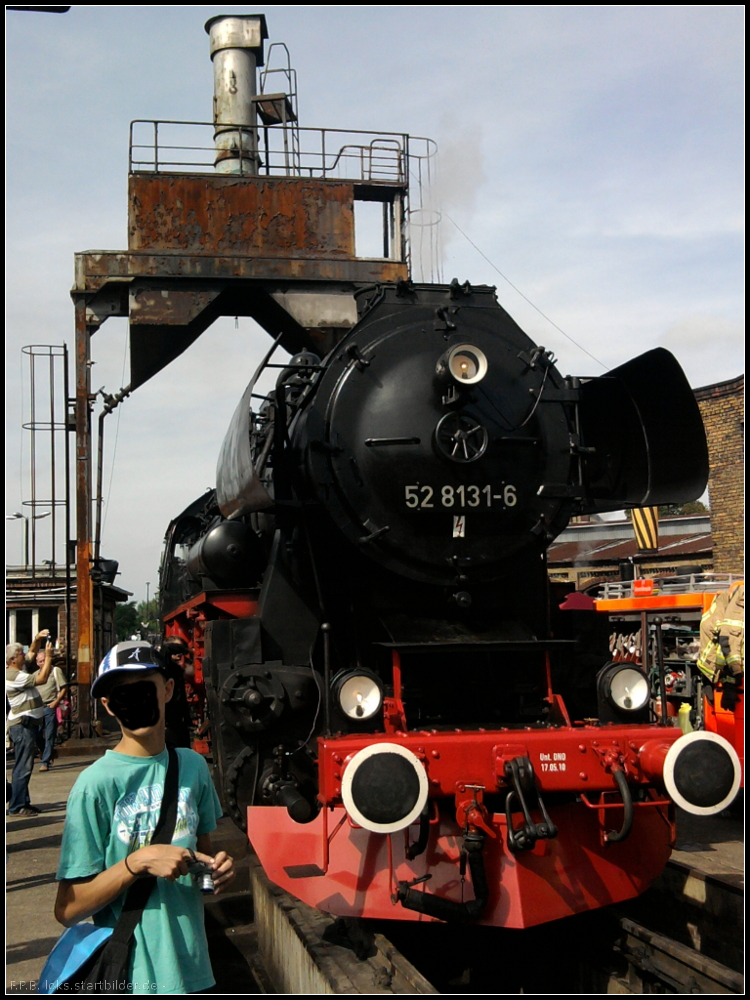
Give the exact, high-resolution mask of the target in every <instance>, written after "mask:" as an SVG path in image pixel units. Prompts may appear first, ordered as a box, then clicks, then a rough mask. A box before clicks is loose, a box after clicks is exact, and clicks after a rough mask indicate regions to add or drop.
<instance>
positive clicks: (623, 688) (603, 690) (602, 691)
mask: <svg viewBox="0 0 750 1000" xmlns="http://www.w3.org/2000/svg"><path fill="white" fill-rule="evenodd" d="M598 687H599V696H600V699H605V700H606V701H608V702H609V704H610V705H611V706H612V707H613V708H615V709H616V710H617V711H618V712H624V713H630V712H640V711H641V710H642V709H644V708H645V707H646V705H647V703H648V699H649V696H650V693H651V691H650V688H649V683H648V678H647V677H646V675H645V674H644V673H643V671H642V670H639V669H638V667H636V666H634V665H633V664H632V663H622V662H621V663H609V664H607V666H606V667H604V669H603V670H602V671H601V672H600V673H599V678H598Z"/></svg>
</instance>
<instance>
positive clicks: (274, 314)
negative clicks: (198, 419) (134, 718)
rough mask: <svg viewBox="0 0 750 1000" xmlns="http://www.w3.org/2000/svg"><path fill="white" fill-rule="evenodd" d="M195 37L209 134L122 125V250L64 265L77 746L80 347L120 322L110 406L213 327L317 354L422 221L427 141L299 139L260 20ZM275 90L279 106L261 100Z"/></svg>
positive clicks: (83, 420)
mask: <svg viewBox="0 0 750 1000" xmlns="http://www.w3.org/2000/svg"><path fill="white" fill-rule="evenodd" d="M206 31H207V33H208V34H209V37H210V50H211V58H212V61H213V65H214V84H215V93H214V116H213V118H214V120H213V122H211V123H195V122H175V121H136V122H133V123H132V124H131V128H130V157H129V179H128V248H127V250H122V251H104V252H102V251H96V252H92V251H89V252H84V253H77V254H76V255H75V284H74V287H73V289H72V292H71V295H72V298H73V303H74V307H75V375H76V403H75V431H76V498H77V503H76V511H77V514H76V517H77V522H76V533H77V549H76V574H77V590H78V625H79V627H78V650H77V654H78V680H79V685H80V700H79V719H78V726H79V733H80V734H81V735H86V733H87V730H88V729H89V728H90V725H91V704H90V698H89V697H88V695H87V692H88V686H89V685H90V682H91V679H92V671H93V669H94V667H95V659H94V642H93V637H94V631H95V626H94V614H95V610H94V600H93V585H92V580H91V568H92V565H93V564H94V559H95V555H96V553H95V552H94V544H93V531H92V475H93V473H92V469H93V457H92V428H91V412H92V402H93V400H92V395H91V381H90V366H91V361H92V358H91V339H92V336H93V335H94V334H95V333H96V331H97V330H98V329H99V328H100V327H101V325H102V324H103V323H104V322H105V320H107V319H108V318H109V317H111V316H127V317H128V320H129V335H130V364H131V377H130V383H129V385H128V386H126V387H125V388H124V389H123V390H122V391H121V393H119V394H118V397H121V398H124V396H125V395H128V394H129V393H131V392H133V391H134V390H135V389H137V388H138V387H139V386H141V385H142V384H143V383H145V382H146V381H147V380H148V379H150V378H151V377H152V376H153V375H155V374H156V373H157V372H159V371H161V370H162V369H163V368H164V367H165V366H166V365H168V364H169V363H170V362H171V361H173V360H174V359H175V358H176V357H178V356H179V355H180V354H181V353H182V352H183V351H184V350H185V349H186V348H187V347H189V346H190V344H192V343H193V341H194V340H195V339H196V338H197V337H199V336H200V334H201V333H203V332H204V331H205V330H206V329H207V328H208V327H209V326H210V325H211V323H213V321H214V320H215V319H216V318H217V317H219V316H249V317H252V318H253V319H254V320H256V321H257V322H258V323H259V325H260V326H261V327H262V328H263V329H264V330H266V331H267V332H268V334H269V335H270V336H271V337H272V338H274V339H277V340H278V341H279V342H280V344H281V346H282V347H283V348H285V349H286V350H288V351H289V352H291V353H296V352H299V351H302V350H305V349H312V350H314V351H315V352H316V353H318V354H321V355H322V354H325V353H327V352H328V350H330V348H331V347H332V346H333V345H334V344H335V343H337V342H338V340H339V339H340V338H341V337H342V336H344V334H345V333H346V332H347V331H348V330H349V329H351V327H352V326H353V325H354V323H355V322H356V318H357V311H356V304H355V293H356V292H357V291H358V290H359V289H362V288H364V287H365V286H367V285H370V284H374V283H397V282H399V281H407V280H408V279H409V276H410V271H411V260H410V250H409V240H408V227H409V221H410V219H411V218H415V219H416V218H417V213H418V212H420V211H421V212H423V217H427V213H428V212H429V211H430V210H429V208H428V205H427V202H426V199H425V198H424V197H423V192H424V191H425V190H426V188H427V185H428V183H429V181H430V180H431V176H432V173H433V171H434V154H435V152H436V147H435V144H434V143H433V142H431V140H428V139H421V138H414V137H411V136H408V135H405V134H400V133H382V132H380V133H368V132H358V131H341V130H334V129H311V128H301V127H300V126H299V123H298V112H297V100H296V76H295V74H294V71H293V70H292V68H291V66H290V63H289V59H288V52H286V47H285V46H280V48H279V49H278V50H277V55H282V65H281V67H280V68H276V69H272V68H271V67H270V66H266V62H265V50H264V45H265V41H266V39H267V37H268V32H267V28H266V22H265V18H264V17H263V15H247V16H228V17H223V16H222V17H218V18H213V19H211V20H210V21H209V22H208V23H207V25H206ZM273 48H274V46H271V47H270V49H269V53H270V52H271V50H272V49H273ZM282 50H283V51H282ZM283 52H286V56H287V58H286V64H285V65H284V60H283ZM259 69H260V70H261V72H260V74H258V70H259ZM279 78H280V79H281V80H282V81H283V83H284V87H285V89H284V91H283V92H277V91H274V90H273V89H272V86H271V85H275V82H276V81H277V80H278V79H279ZM258 84H259V85H258ZM410 181H412V183H411V184H410ZM368 203H369V204H370V208H372V207H373V206H374V208H375V210H376V213H377V218H378V220H382V227H381V232H380V234H379V237H376V238H377V239H378V245H377V247H376V249H377V250H378V252H377V253H375V254H373V255H371V256H369V257H364V256H363V255H362V254H361V253H360V252H359V250H360V248H359V247H358V242H360V232H361V230H360V227H359V226H358V222H357V216H358V213H359V210H360V209H361V208H362V206H363V205H367V204H368ZM378 206H380V208H378ZM370 218H372V213H370ZM432 242H433V240H432V237H431V239H430V243H431V244H432ZM113 398H115V397H113Z"/></svg>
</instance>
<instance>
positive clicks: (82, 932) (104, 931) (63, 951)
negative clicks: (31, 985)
mask: <svg viewBox="0 0 750 1000" xmlns="http://www.w3.org/2000/svg"><path fill="white" fill-rule="evenodd" d="M111 936H112V928H111V927H96V926H95V925H94V924H88V923H86V924H76V925H75V926H74V927H68V928H67V930H65V931H63V933H62V934H61V935H60V938H59V939H58V941H57V944H56V945H55V947H54V948H53V949H52V953H51V954H50V957H49V958H48V959H47V963H46V965H45V966H44V968H43V969H42V974H41V976H40V977H39V987H38V989H37V993H54V992H55V991H56V990H57V988H58V986H59V985H60V983H64V982H65V980H66V979H70V977H71V976H72V975H73V973H74V972H76V971H77V970H78V969H80V968H81V966H82V965H83V964H84V963H85V962H87V960H88V959H90V958H92V957H93V955H94V954H95V953H96V952H97V951H99V949H100V948H103V947H104V945H105V944H106V942H107V941H108V940H109V939H110V937H111Z"/></svg>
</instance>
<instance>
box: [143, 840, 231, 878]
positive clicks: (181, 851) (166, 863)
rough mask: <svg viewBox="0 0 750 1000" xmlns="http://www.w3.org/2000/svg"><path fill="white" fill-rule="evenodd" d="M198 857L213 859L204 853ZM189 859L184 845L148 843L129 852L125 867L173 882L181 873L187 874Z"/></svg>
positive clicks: (204, 859)
mask: <svg viewBox="0 0 750 1000" xmlns="http://www.w3.org/2000/svg"><path fill="white" fill-rule="evenodd" d="M200 858H201V860H202V861H207V862H211V861H213V858H207V857H205V856H204V855H201V856H200ZM189 860H190V852H189V851H187V850H186V849H185V848H184V847H173V846H172V845H171V844H150V845H149V846H148V847H141V848H140V850H138V851H134V852H133V853H132V854H129V855H128V857H127V860H126V867H127V868H128V870H129V871H130V872H132V873H133V874H135V875H137V876H139V877H142V876H144V875H156V877H157V878H165V879H167V880H168V881H170V882H175V881H176V880H177V879H178V878H179V877H180V876H181V875H187V873H188V870H187V862H188V861H189Z"/></svg>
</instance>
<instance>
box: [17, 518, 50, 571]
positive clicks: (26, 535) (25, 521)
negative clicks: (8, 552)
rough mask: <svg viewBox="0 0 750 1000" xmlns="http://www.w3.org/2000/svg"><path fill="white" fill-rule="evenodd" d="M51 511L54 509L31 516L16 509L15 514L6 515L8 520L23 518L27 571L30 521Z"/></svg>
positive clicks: (26, 566)
mask: <svg viewBox="0 0 750 1000" xmlns="http://www.w3.org/2000/svg"><path fill="white" fill-rule="evenodd" d="M51 513H52V511H51V510H48V511H45V513H44V514H32V515H31V517H28V516H27V515H26V514H21V513H19V511H16V512H15V513H14V514H6V515H5V520H6V521H17V520H18V519H19V518H23V561H24V568H25V569H26V571H27V572H28V569H29V521H39V520H41V519H42V518H43V517H49V516H50V514H51Z"/></svg>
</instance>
